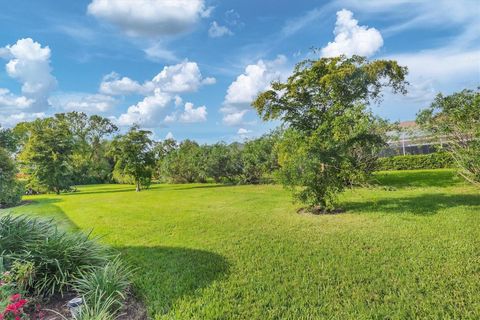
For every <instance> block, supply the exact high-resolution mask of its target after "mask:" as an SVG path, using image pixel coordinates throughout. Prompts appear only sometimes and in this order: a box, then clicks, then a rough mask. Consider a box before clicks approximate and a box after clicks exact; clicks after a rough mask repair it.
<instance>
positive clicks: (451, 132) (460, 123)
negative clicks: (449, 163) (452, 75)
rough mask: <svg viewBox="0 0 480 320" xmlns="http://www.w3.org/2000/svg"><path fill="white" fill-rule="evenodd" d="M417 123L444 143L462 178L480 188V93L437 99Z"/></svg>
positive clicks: (479, 91)
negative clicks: (479, 185) (478, 185)
mask: <svg viewBox="0 0 480 320" xmlns="http://www.w3.org/2000/svg"><path fill="white" fill-rule="evenodd" d="M417 122H418V123H419V124H420V125H421V126H422V127H423V128H424V129H425V130H426V131H427V132H429V133H431V134H433V135H434V136H435V137H437V138H438V140H439V141H441V146H442V147H443V149H445V150H446V151H447V152H448V153H449V154H450V156H451V157H452V158H453V159H454V162H455V164H456V166H457V167H458V168H459V173H460V175H462V176H463V177H464V178H465V179H466V180H467V181H469V182H472V183H475V184H480V89H478V88H477V90H463V91H461V92H457V93H454V94H452V95H450V96H443V95H442V94H439V95H437V97H436V98H435V101H434V102H433V103H432V104H431V105H430V107H428V108H426V109H424V110H422V111H421V112H419V114H418V115H417Z"/></svg>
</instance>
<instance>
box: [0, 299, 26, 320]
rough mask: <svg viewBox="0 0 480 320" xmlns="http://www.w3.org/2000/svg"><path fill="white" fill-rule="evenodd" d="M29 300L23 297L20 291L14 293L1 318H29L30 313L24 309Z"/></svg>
mask: <svg viewBox="0 0 480 320" xmlns="http://www.w3.org/2000/svg"><path fill="white" fill-rule="evenodd" d="M27 302H28V301H27V300H26V299H22V296H21V295H20V294H19V293H16V294H13V295H12V296H11V297H10V304H8V305H7V307H6V308H5V310H3V312H2V313H1V314H0V320H22V319H28V315H27V314H26V313H25V311H24V310H23V307H24V306H25V305H26V304H27Z"/></svg>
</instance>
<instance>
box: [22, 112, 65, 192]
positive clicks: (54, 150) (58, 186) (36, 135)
mask: <svg viewBox="0 0 480 320" xmlns="http://www.w3.org/2000/svg"><path fill="white" fill-rule="evenodd" d="M73 150H74V140H73V136H72V132H71V130H70V128H69V124H68V123H67V122H66V121H63V120H60V119H57V118H46V119H37V120H35V121H33V122H31V123H29V124H28V140H27V141H26V143H25V146H24V149H23V150H22V152H21V154H20V159H21V160H23V162H24V163H25V165H26V167H27V171H28V173H29V174H30V176H31V180H32V181H31V184H32V185H38V186H40V187H44V188H46V189H47V191H54V192H55V193H57V194H59V193H60V192H61V191H65V190H69V189H70V187H71V185H72V183H73V173H74V172H73V167H72V154H73Z"/></svg>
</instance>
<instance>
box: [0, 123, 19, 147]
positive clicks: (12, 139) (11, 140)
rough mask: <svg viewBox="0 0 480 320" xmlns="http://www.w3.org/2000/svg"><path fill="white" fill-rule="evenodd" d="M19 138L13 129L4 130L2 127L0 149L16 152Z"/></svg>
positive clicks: (0, 128)
mask: <svg viewBox="0 0 480 320" xmlns="http://www.w3.org/2000/svg"><path fill="white" fill-rule="evenodd" d="M18 143H19V141H18V137H17V136H16V135H15V133H14V132H13V131H12V130H11V129H2V127H1V126H0V148H3V149H5V150H7V151H9V152H15V151H16V150H17V148H18Z"/></svg>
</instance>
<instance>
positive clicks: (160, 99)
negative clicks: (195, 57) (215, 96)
mask: <svg viewBox="0 0 480 320" xmlns="http://www.w3.org/2000/svg"><path fill="white" fill-rule="evenodd" d="M215 81H216V80H215V78H212V77H206V78H204V77H203V76H202V74H201V72H200V68H199V67H198V64H197V63H196V62H191V61H187V60H185V61H183V62H181V63H178V64H175V65H169V66H165V67H164V68H163V70H162V71H160V72H159V73H158V74H157V75H156V76H155V77H154V78H153V79H152V80H149V81H145V82H144V83H143V84H139V82H137V81H134V80H132V79H130V78H127V77H123V78H120V76H118V75H117V74H115V73H112V74H110V75H107V76H106V78H104V81H103V82H102V84H101V85H100V91H101V92H102V93H109V94H122V95H127V94H130V93H140V94H143V95H145V97H144V98H143V99H142V100H141V101H140V102H138V103H136V104H134V105H132V106H130V107H129V108H128V109H127V111H126V112H125V113H123V114H121V115H120V116H119V117H118V118H117V122H118V124H119V125H123V126H128V125H132V124H134V123H138V124H141V125H149V126H156V125H158V124H160V123H161V122H162V120H163V122H164V123H171V122H174V121H177V120H178V121H180V122H185V123H192V122H200V121H205V120H206V116H207V109H206V107H205V106H201V107H198V108H194V107H193V104H191V103H186V104H185V106H184V108H185V110H184V111H183V113H181V114H179V115H178V117H177V114H176V113H172V114H170V115H167V116H165V109H166V108H167V107H168V105H169V104H172V105H173V104H175V106H179V105H181V104H182V103H183V100H182V98H181V97H180V96H179V94H182V93H188V92H194V91H197V90H198V89H199V88H200V87H201V86H203V85H209V84H213V83H215Z"/></svg>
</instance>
